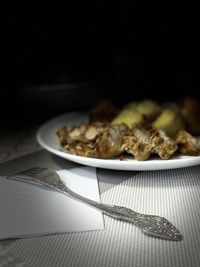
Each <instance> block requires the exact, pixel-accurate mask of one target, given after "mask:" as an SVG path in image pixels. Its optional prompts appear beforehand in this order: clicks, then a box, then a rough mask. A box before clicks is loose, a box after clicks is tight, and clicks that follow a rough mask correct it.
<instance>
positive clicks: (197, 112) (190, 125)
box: [179, 97, 200, 135]
mask: <svg viewBox="0 0 200 267" xmlns="http://www.w3.org/2000/svg"><path fill="white" fill-rule="evenodd" d="M179 108H180V111H181V114H182V116H183V118H184V121H185V124H186V129H187V131H188V132H190V133H191V134H194V135H200V101H199V100H198V99H196V98H194V97H186V98H184V99H183V100H182V101H180V103H179Z"/></svg>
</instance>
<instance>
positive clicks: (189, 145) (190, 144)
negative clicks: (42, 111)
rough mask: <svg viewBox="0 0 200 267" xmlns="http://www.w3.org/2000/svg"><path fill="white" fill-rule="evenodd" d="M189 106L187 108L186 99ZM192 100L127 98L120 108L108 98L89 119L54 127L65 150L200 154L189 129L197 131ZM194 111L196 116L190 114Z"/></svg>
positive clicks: (139, 155) (142, 155)
mask: <svg viewBox="0 0 200 267" xmlns="http://www.w3.org/2000/svg"><path fill="white" fill-rule="evenodd" d="M188 101H189V104H190V107H188V108H187V109H186V103H188ZM192 103H193V102H192V101H191V100H185V102H184V101H182V102H180V104H179V105H160V104H158V103H156V102H155V101H152V100H144V101H141V102H139V101H137V102H130V103H128V104H127V105H126V106H124V107H123V108H122V109H121V110H120V109H118V108H116V107H115V106H114V105H113V104H112V103H111V102H110V101H103V102H101V103H99V104H98V105H97V106H96V107H94V108H93V109H92V110H91V111H90V112H89V121H88V122H87V123H83V124H81V125H79V126H71V125H69V126H65V127H62V128H60V129H58V130H57V132H56V134H57V136H58V138H59V141H60V144H61V146H62V147H63V148H64V150H65V151H66V152H69V153H71V154H74V155H78V156H83V157H92V158H100V159H112V158H116V157H118V158H120V159H122V158H124V155H129V156H132V157H133V159H135V160H138V161H144V160H148V159H149V158H150V157H151V156H152V155H157V156H159V157H160V158H161V159H166V160H167V159H170V158H172V157H173V156H174V155H176V154H177V153H179V154H183V155H189V156H197V155H200V144H199V142H198V140H197V139H196V138H195V137H194V136H192V134H191V132H190V131H188V129H192V130H193V132H195V133H200V132H198V127H196V128H195V127H194V124H195V123H197V124H198V125H200V121H199V120H200V118H199V117H198V114H199V113H198V110H197V107H196V102H195V104H194V103H193V104H192ZM191 114H194V116H195V118H191V117H190V116H189V115H191Z"/></svg>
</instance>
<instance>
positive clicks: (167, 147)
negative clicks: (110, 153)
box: [124, 127, 177, 160]
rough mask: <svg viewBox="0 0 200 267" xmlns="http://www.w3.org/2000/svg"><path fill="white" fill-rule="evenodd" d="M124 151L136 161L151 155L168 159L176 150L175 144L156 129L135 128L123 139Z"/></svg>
mask: <svg viewBox="0 0 200 267" xmlns="http://www.w3.org/2000/svg"><path fill="white" fill-rule="evenodd" d="M124 147H125V150H126V151H127V152H128V153H130V154H132V155H133V156H134V158H135V159H136V160H146V159H148V158H149V157H150V155H151V154H153V153H154V154H158V155H159V156H160V157H161V158H162V159H169V158H170V157H171V156H172V155H173V154H174V153H175V151H176V150H177V145H176V143H175V142H174V141H173V140H172V139H171V138H169V137H167V136H166V134H165V133H164V132H163V131H161V130H157V129H151V130H147V129H145V128H141V127H135V128H133V129H132V130H130V131H129V133H128V134H127V135H126V136H125V137H124Z"/></svg>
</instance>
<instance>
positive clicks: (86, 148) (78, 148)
mask: <svg viewBox="0 0 200 267" xmlns="http://www.w3.org/2000/svg"><path fill="white" fill-rule="evenodd" d="M104 129H105V124H103V123H95V124H87V123H85V124H81V125H80V126H78V127H63V128H60V129H58V131H57V132H56V134H57V136H58V138H59V140H60V143H61V145H62V146H63V147H64V148H65V149H66V150H67V151H68V152H70V153H72V154H75V155H79V156H84V157H98V154H97V151H96V150H97V145H96V143H95V142H94V140H95V139H96V137H97V135H98V134H100V133H101V132H103V131H104Z"/></svg>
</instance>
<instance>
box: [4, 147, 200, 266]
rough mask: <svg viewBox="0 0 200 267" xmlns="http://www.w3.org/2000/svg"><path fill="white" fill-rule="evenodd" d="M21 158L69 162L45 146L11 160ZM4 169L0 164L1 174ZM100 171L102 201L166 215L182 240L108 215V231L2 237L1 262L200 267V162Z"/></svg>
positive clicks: (13, 164) (14, 164)
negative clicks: (155, 168)
mask: <svg viewBox="0 0 200 267" xmlns="http://www.w3.org/2000/svg"><path fill="white" fill-rule="evenodd" d="M23 162H26V167H29V166H33V165H36V164H37V162H40V163H41V162H42V163H43V166H47V165H48V166H49V165H50V166H51V167H54V168H55V167H56V166H58V165H59V166H60V167H64V164H65V162H64V161H63V160H60V159H58V158H57V157H54V156H51V155H50V154H49V153H47V152H42V151H41V152H37V153H34V154H32V155H29V156H27V157H24V158H21V159H19V160H18V162H17V161H13V162H10V163H8V164H10V165H9V166H10V169H12V171H15V170H16V168H17V166H18V165H20V166H21V165H22V164H23ZM40 165H41V164H40ZM2 166H3V167H2ZM7 167H8V166H7ZM5 169H6V168H5V164H3V165H0V171H1V174H2V175H4V174H5V173H4V172H5ZM97 174H98V181H99V188H100V193H101V200H102V201H103V202H105V203H109V204H117V205H123V206H126V207H129V208H131V209H134V210H136V211H139V212H144V213H149V214H157V215H161V216H164V217H166V218H167V219H169V220H170V221H171V222H172V223H173V224H174V225H175V226H176V227H177V228H178V229H179V230H180V232H181V233H182V234H183V236H184V239H183V240H182V241H181V242H172V241H166V240H162V239H158V238H153V237H148V236H146V235H144V234H143V233H142V232H140V231H139V230H138V229H137V228H136V227H134V226H133V225H131V224H129V223H126V222H120V221H117V220H115V219H112V218H110V217H108V216H104V219H105V231H91V232H82V233H69V234H60V235H53V236H45V237H35V238H27V239H19V240H14V241H3V242H0V246H1V250H0V266H37V267H40V266H41V267H46V266H48V267H51V266H52V267H56V266H58V267H62V266H70V267H71V266H73V267H74V266H81V267H82V266H138V267H141V266H173V267H174V266H181V267H184V266H185V267H190V266H200V166H195V167H189V168H183V169H174V170H164V171H149V172H146V171H145V172H138V171H130V172H123V171H111V170H102V169H98V170H97Z"/></svg>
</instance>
